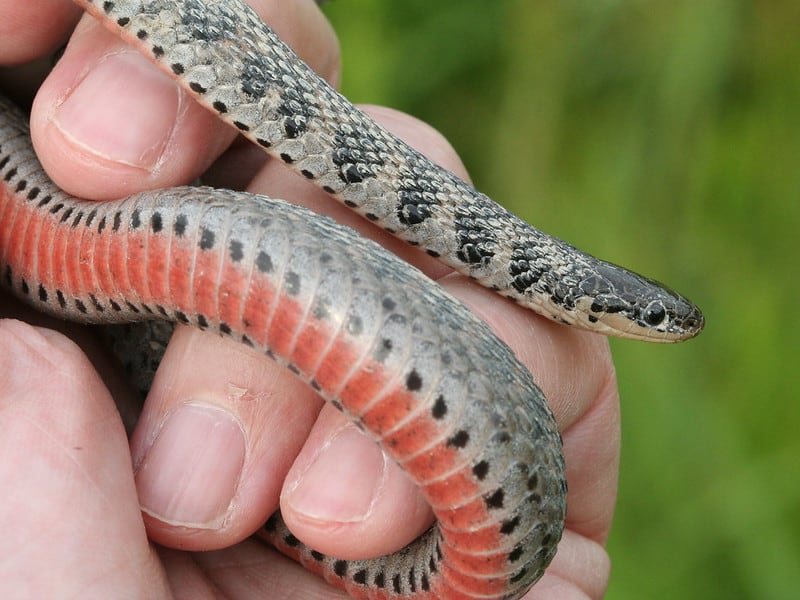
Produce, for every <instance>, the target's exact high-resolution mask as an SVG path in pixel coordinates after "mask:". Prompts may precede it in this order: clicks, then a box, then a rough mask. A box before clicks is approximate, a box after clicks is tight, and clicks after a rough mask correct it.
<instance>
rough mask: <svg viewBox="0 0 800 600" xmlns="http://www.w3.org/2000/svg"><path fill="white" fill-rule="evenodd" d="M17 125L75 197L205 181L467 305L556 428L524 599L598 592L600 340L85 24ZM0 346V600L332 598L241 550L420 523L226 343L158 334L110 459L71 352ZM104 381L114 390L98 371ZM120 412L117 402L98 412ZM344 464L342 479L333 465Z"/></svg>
mask: <svg viewBox="0 0 800 600" xmlns="http://www.w3.org/2000/svg"><path fill="white" fill-rule="evenodd" d="M46 4H47V3H44V2H42V3H39V4H38V5H37V7H36V11H33V9H31V8H30V7H29V6H27V5H20V4H17V3H11V2H8V1H5V0H4V1H2V2H0V13H2V12H3V11H5V12H6V13H7V14H6V15H5V16H6V17H7V18H6V19H5V20H0V22H2V23H9V22H19V21H14V20H13V19H11V18H9V15H10V14H11V13H14V14H15V15H17V16H19V15H21V14H23V13H31V12H32V11H33V12H37V11H41V10H47V9H46V8H43V7H44V6H45V5H46ZM53 5H54V9H55V10H59V11H61V10H63V11H64V12H63V14H58V15H56V14H55V13H48V14H51V16H53V18H52V19H49V20H48V21H49V22H50V25H51V26H52V27H53V30H49V29H48V30H43V29H41V28H39V27H38V26H35V25H34V26H32V27H29V28H27V29H26V28H25V27H19V28H17V29H16V30H15V31H14V32H12V33H14V34H15V35H16V36H18V39H16V40H15V39H13V37H12V36H10V35H6V33H5V32H2V33H3V35H2V36H0V39H2V40H4V41H6V42H8V43H7V45H6V47H2V46H0V60H2V59H5V60H6V62H11V61H12V60H13V61H21V60H28V59H30V58H33V57H35V56H38V55H39V54H42V53H43V52H49V51H50V50H51V49H52V48H53V47H55V46H56V45H58V41H57V40H59V39H60V35H61V32H66V31H68V30H69V29H70V27H71V24H72V22H73V19H74V15H75V14H76V13H75V12H73V11H72V9H71V8H70V5H69V4H68V3H65V2H63V1H62V0H59V1H57V2H54V3H53ZM65 6H66V7H67V8H65ZM261 9H262V11H261V14H262V15H263V16H265V18H266V19H267V20H268V21H269V22H270V23H271V24H273V26H274V27H275V28H276V29H277V30H278V32H279V34H281V35H282V37H284V39H286V40H287V41H289V42H290V43H292V44H293V45H294V47H295V48H296V49H298V50H299V52H300V54H301V55H302V56H304V57H305V58H306V60H308V61H309V62H310V63H311V64H312V65H313V66H314V67H315V68H316V69H317V70H318V71H320V72H322V73H323V74H326V75H327V76H328V78H329V79H333V80H335V78H336V75H337V73H338V51H337V46H336V42H335V38H334V36H333V34H332V32H331V31H330V29H329V28H328V26H327V24H326V22H325V21H324V19H323V18H322V17H321V16H320V14H319V13H318V12H317V11H316V8H315V7H314V6H313V3H312V2H296V3H280V2H277V1H274V2H263V6H262V7H261ZM32 23H34V24H36V23H37V21H36V20H34V21H32ZM59 24H60V26H61V27H60V29H59V27H58V25H59ZM54 40H55V41H54ZM25 49H27V52H23V50H25ZM15 77H16V75H13V74H12V75H9V76H7V78H6V80H9V78H11V80H13V79H14V78H15ZM79 81H80V82H82V83H81V85H77V82H79ZM371 110H372V111H373V114H374V115H375V116H376V118H377V119H379V120H380V121H382V122H383V124H384V125H385V126H387V127H388V128H390V129H393V130H394V131H395V132H396V133H398V134H399V135H401V136H402V137H404V138H405V139H407V140H408V141H409V142H410V143H411V144H412V145H414V146H416V147H417V148H419V149H420V150H421V151H422V152H424V153H426V154H427V155H428V156H431V157H432V158H434V160H437V161H438V162H440V163H441V164H443V165H444V166H446V167H447V168H449V169H451V170H453V171H455V172H456V173H459V174H461V175H462V176H465V173H464V170H463V166H462V165H461V163H460V162H459V160H458V158H457V157H456V156H455V154H454V153H453V151H452V149H451V148H450V147H449V145H448V144H447V143H446V142H445V141H444V140H443V139H442V138H441V137H440V136H439V135H438V134H436V133H435V132H433V131H432V130H430V129H429V128H427V127H426V126H424V125H423V124H421V123H419V122H417V121H414V120H412V119H410V118H408V117H406V116H403V115H399V114H398V113H394V112H391V111H387V110H385V109H371ZM32 128H33V135H34V139H35V141H36V145H37V150H38V152H39V154H40V157H41V159H42V161H43V163H44V164H45V165H46V167H47V169H48V172H49V173H50V174H51V176H52V177H53V178H54V179H55V180H56V181H57V183H59V185H61V186H62V187H64V188H65V189H67V190H68V191H70V192H71V193H73V194H75V195H77V196H81V197H87V198H95V199H106V198H114V197H120V196H124V195H127V194H130V193H132V192H134V191H138V190H140V189H144V188H157V187H164V186H169V185H176V184H179V183H184V182H186V181H188V180H191V179H193V178H195V177H196V176H198V175H200V174H205V175H204V177H205V179H206V181H209V182H212V183H214V184H219V185H224V186H226V187H232V188H242V187H247V188H248V189H249V190H250V191H256V192H260V193H266V194H268V195H271V196H273V197H282V198H288V199H290V200H293V201H297V202H301V203H303V204H306V205H308V206H310V207H312V208H314V209H315V210H318V211H319V212H325V213H327V214H332V215H333V216H334V217H335V218H337V220H340V221H344V222H346V223H347V224H349V225H351V226H353V227H355V228H357V229H359V230H360V231H361V232H362V233H364V234H365V235H369V236H370V237H373V238H375V239H377V240H378V241H380V242H381V243H383V244H384V245H386V246H387V247H389V248H390V249H391V250H393V251H395V252H397V253H398V254H400V255H401V256H402V257H403V258H405V259H406V260H408V261H409V262H412V263H413V264H415V265H417V266H418V267H420V268H421V269H423V271H425V272H426V273H427V274H428V275H430V276H431V277H432V278H434V279H436V280H438V281H439V282H440V283H441V284H442V285H443V286H445V287H446V288H447V289H448V290H449V291H451V293H453V294H454V295H456V296H457V297H459V298H461V299H462V300H463V301H464V302H466V303H467V304H468V305H469V306H470V307H471V308H472V309H473V310H474V311H475V312H476V313H477V314H478V315H479V316H481V317H482V318H484V319H485V320H487V322H489V324H490V325H491V326H492V328H493V329H494V330H495V331H496V332H497V334H498V335H499V336H500V337H501V338H503V339H504V340H505V341H506V342H507V343H509V345H511V347H512V348H513V349H514V350H515V352H516V353H517V355H518V356H519V357H520V359H521V360H522V361H523V363H524V364H526V366H527V367H528V368H529V369H531V371H532V372H533V373H534V377H535V379H536V380H537V381H538V382H539V383H540V385H541V387H542V388H543V390H544V392H545V394H546V396H547V397H548V399H549V401H550V404H551V407H552V409H553V411H554V412H555V414H556V417H557V420H558V423H559V427H560V429H561V430H562V431H563V433H564V442H565V455H566V460H567V465H568V473H567V476H568V480H569V486H570V495H569V511H568V522H567V528H568V529H567V532H566V533H565V537H564V540H563V541H562V543H561V546H560V548H559V552H558V555H557V556H556V559H555V561H554V562H553V564H552V565H551V567H550V569H549V570H548V573H547V575H546V576H545V578H543V580H542V581H541V582H540V583H539V584H538V585H537V586H536V587H535V588H534V590H533V591H531V592H530V594H529V596H527V597H529V598H545V597H558V598H564V597H598V596H600V595H601V594H602V590H603V589H604V586H605V584H606V581H607V577H608V561H607V557H606V554H605V551H604V550H603V548H602V543H603V542H604V541H605V537H606V535H607V533H608V528H609V526H610V521H611V516H612V512H613V505H614V500H615V490H616V477H617V456H618V442H619V432H618V403H617V395H616V385H615V382H614V376H613V367H612V365H611V362H610V358H609V354H608V348H607V344H606V342H605V340H604V339H603V338H600V337H598V336H595V335H592V334H586V333H581V332H577V331H574V330H570V329H567V328H564V327H560V326H557V325H554V324H552V323H550V322H548V321H545V320H543V319H541V318H539V317H537V316H535V315H533V314H532V313H530V312H528V311H525V310H523V309H520V308H518V307H516V306H514V305H511V304H510V303H508V302H505V301H502V300H499V299H498V298H497V297H496V296H495V295H493V294H491V293H490V292H488V291H487V290H484V289H483V288H480V287H478V286H476V285H474V284H473V283H471V282H469V281H468V280H467V279H465V278H463V277H461V276H458V275H454V274H452V273H450V272H449V270H448V269H447V268H445V267H443V266H441V265H439V264H438V263H436V262H435V261H433V259H431V258H430V257H427V256H425V255H422V254H421V253H420V252H418V251H416V250H414V249H412V248H409V247H406V246H404V245H402V244H401V243H399V242H397V241H395V240H393V239H389V238H387V237H386V236H385V235H384V234H383V232H381V231H379V230H377V229H376V228H375V227H373V226H371V225H370V224H368V223H364V222H362V221H360V220H358V218H357V217H355V216H354V215H352V213H349V212H345V211H344V209H342V208H341V207H339V205H336V204H334V203H332V201H331V200H330V199H329V198H328V197H327V196H326V195H325V194H322V193H320V192H319V191H318V190H317V189H316V188H313V187H311V186H310V184H308V182H306V181H304V180H302V179H301V178H298V177H296V176H294V175H292V174H290V173H288V172H286V170H285V169H284V168H283V167H282V166H281V165H278V164H277V163H275V162H274V161H265V160H264V159H263V157H262V155H261V154H260V151H259V150H258V149H256V148H251V147H250V146H249V145H244V144H240V143H238V142H236V141H234V134H233V133H232V132H231V131H230V130H229V129H228V128H227V127H225V126H222V125H221V124H219V123H217V122H216V121H215V119H214V118H213V116H212V115H210V113H206V112H205V111H204V110H202V109H200V108H198V107H197V106H195V105H194V104H193V103H192V102H191V101H190V100H189V99H188V98H186V97H184V96H183V95H182V94H181V93H180V92H178V91H177V90H176V88H175V87H174V86H173V85H172V84H171V83H169V82H168V81H167V80H166V79H163V78H162V77H161V76H160V75H157V74H156V73H155V68H154V67H153V66H152V65H150V64H149V63H148V62H147V61H145V60H144V59H141V58H140V57H139V55H138V54H137V53H136V52H135V51H133V50H131V49H127V48H126V47H125V46H124V45H122V44H121V43H120V42H119V41H118V40H117V39H116V38H114V37H113V36H110V35H109V34H107V33H106V32H105V31H103V30H102V29H100V28H99V27H98V26H97V25H96V24H95V23H94V22H93V21H91V20H85V21H84V22H82V24H81V25H79V27H78V29H77V30H76V32H75V35H73V38H72V42H71V44H70V47H68V48H67V50H66V51H65V53H64V56H63V57H62V59H61V61H60V62H59V63H58V65H57V67H56V68H55V69H54V71H53V73H51V75H50V77H49V78H48V79H47V81H46V82H45V83H44V84H43V85H42V87H41V90H40V92H39V95H38V97H37V101H36V104H35V105H34V109H33V114H32ZM109 132H111V133H110V134H109ZM6 310H9V309H6ZM0 338H2V341H0V348H3V349H11V348H14V349H15V351H14V352H13V354H12V353H10V352H7V351H0V380H2V381H5V382H6V383H5V385H4V386H3V389H2V390H0V420H2V423H0V431H3V434H1V435H0V456H2V457H3V458H2V459H0V463H1V464H2V465H3V466H2V468H0V489H13V490H14V495H13V496H11V497H10V498H9V499H8V501H5V500H4V501H3V502H2V503H0V526H2V527H3V528H4V532H5V534H6V535H5V536H4V538H3V541H2V542H0V547H2V549H3V550H5V552H3V554H2V555H3V556H6V557H9V560H6V561H5V562H4V565H3V567H2V568H1V569H0V592H2V593H0V595H4V594H5V593H6V592H8V595H10V596H12V597H13V596H14V595H17V594H19V590H23V589H28V590H34V591H42V592H44V591H47V590H53V589H57V590H59V594H62V593H64V595H66V592H67V591H72V592H74V593H81V595H86V594H85V592H86V590H90V591H92V592H95V591H97V592H98V593H97V595H101V594H100V593H99V592H100V591H105V592H106V593H112V592H114V591H116V590H120V589H125V590H138V591H140V592H141V594H140V595H142V596H146V597H160V596H164V597H166V596H167V595H168V591H167V590H168V589H171V591H172V593H173V594H175V595H178V596H180V595H181V594H185V595H187V596H192V597H196V596H197V595H199V594H198V593H197V592H198V591H200V590H206V591H210V590H214V589H221V590H223V591H224V592H225V593H226V595H230V596H233V597H250V596H253V597H259V594H260V595H261V596H264V595H265V594H266V595H277V596H279V597H280V596H282V595H283V596H285V595H288V594H289V590H297V589H303V593H304V594H305V595H307V596H308V597H312V596H314V595H316V596H317V597H332V596H333V595H334V592H332V591H331V590H330V589H329V588H327V587H326V586H325V584H324V583H322V582H321V581H319V580H317V579H316V578H315V577H313V576H311V575H308V574H307V573H305V572H304V571H303V570H302V569H300V568H299V567H297V566H296V565H294V564H293V563H287V561H286V560H285V559H283V558H279V557H277V555H275V553H274V551H272V550H271V549H269V548H267V547H266V546H264V545H262V544H261V543H259V542H257V541H254V540H253V539H248V536H249V535H250V534H251V533H252V532H253V531H255V530H257V529H258V527H259V526H260V525H261V524H262V523H263V522H264V521H265V520H266V518H267V517H268V516H269V514H270V513H271V512H272V511H273V510H274V509H275V508H276V507H277V506H278V503H279V501H280V503H281V508H282V512H283V515H284V517H285V518H286V519H287V522H288V523H289V524H290V526H291V527H292V529H293V531H294V533H295V535H297V537H298V538H300V539H303V540H304V541H306V542H308V543H309V544H310V545H312V546H314V547H316V548H318V549H320V550H321V551H323V552H325V553H327V554H331V555H336V556H342V557H346V558H365V557H368V556H375V555H378V554H383V553H386V552H390V551H393V550H396V549H398V548H399V547H401V546H403V545H405V544H406V543H408V542H409V541H411V540H412V539H413V538H415V537H416V536H417V535H418V534H419V533H421V532H422V531H423V530H425V529H426V528H427V527H428V526H429V524H430V518H431V517H430V512H429V511H428V510H427V508H426V506H425V504H424V501H423V500H422V499H421V497H420V496H419V493H418V492H417V491H416V489H415V488H414V487H413V486H412V485H411V484H410V483H409V482H408V481H407V480H406V479H405V477H404V476H403V475H402V473H401V472H400V471H399V470H398V468H397V467H396V466H394V464H393V463H391V462H388V461H385V460H384V459H383V456H382V454H380V452H379V451H378V449H377V447H376V446H375V445H374V444H373V443H372V442H370V441H369V440H367V439H366V438H364V437H363V436H361V434H360V433H358V432H357V431H356V430H355V428H354V427H352V426H350V425H347V424H346V422H345V421H344V420H343V418H342V417H341V416H340V415H339V413H337V412H336V411H334V410H331V409H330V408H329V407H324V408H321V406H322V404H321V401H320V400H319V399H318V398H316V397H315V395H314V394H313V393H312V392H310V391H309V390H308V389H306V388H305V387H304V386H303V385H302V384H301V383H300V382H299V381H298V380H297V379H296V378H294V376H292V375H291V374H288V373H287V372H284V371H283V370H281V369H279V368H277V367H275V365H274V364H273V363H272V361H269V360H267V359H265V358H264V357H262V356H260V355H257V354H255V353H254V352H252V351H250V350H248V349H246V348H243V347H240V346H238V345H236V344H234V343H232V342H230V341H228V340H222V339H219V338H216V337H213V336H210V335H208V334H203V333H200V332H196V331H194V330H190V329H186V328H179V329H178V331H177V332H176V335H175V336H174V338H173V340H172V342H171V343H170V347H169V349H168V352H167V355H166V356H165V359H164V361H163V363H162V365H161V367H160V369H159V373H158V376H157V378H156V380H155V382H154V385H153V388H152V390H151V392H150V394H149V396H148V399H147V402H146V404H145V406H144V408H143V411H142V415H141V418H140V420H139V422H138V424H137V426H136V430H135V432H134V434H133V437H132V439H131V445H130V449H128V448H127V446H126V444H125V437H124V429H123V428H122V426H121V424H120V421H119V419H118V417H117V416H116V413H115V412H114V407H113V403H112V402H111V400H110V397H109V394H108V392H107V391H106V389H105V386H104V384H103V383H102V382H101V381H100V380H99V379H98V377H97V375H96V374H95V373H94V371H93V369H92V367H91V366H90V364H89V363H88V362H87V361H86V360H85V358H83V356H82V355H81V353H80V352H78V350H77V348H76V347H74V346H73V345H71V344H70V343H68V342H66V341H65V340H64V339H63V338H61V337H57V336H54V335H53V334H51V333H47V332H42V331H41V330H34V329H30V328H28V327H26V326H24V325H21V324H18V323H14V322H6V323H4V324H3V325H2V327H0ZM87 344H88V346H89V347H90V348H91V343H90V342H87ZM95 354H96V352H95ZM106 381H107V382H108V383H109V384H110V385H112V386H114V387H115V388H116V387H118V386H116V385H115V384H114V379H113V378H111V376H110V375H107V376H106ZM120 396H124V392H116V393H115V397H116V399H117V400H118V402H119V401H120ZM54 397H55V398H57V400H55V401H54V400H53V398H54ZM126 409H127V406H123V410H126ZM131 460H132V461H133V466H134V471H133V473H132V472H131V469H130V467H129V465H130V464H131ZM354 464H358V465H359V468H357V469H354V468H350V467H349V465H354ZM209 481H211V482H214V483H213V485H209V484H208V483H207V482H209ZM137 494H138V499H137ZM139 506H141V507H142V509H143V512H141V513H140V512H139ZM387 523H392V524H396V523H403V524H405V526H404V527H403V528H397V527H393V528H387V527H386V524H387ZM43 534H44V535H43ZM148 538H149V539H150V540H152V541H154V542H157V543H158V544H161V545H162V546H161V547H159V546H152V545H150V544H149V543H148V541H147V540H148ZM163 546H169V547H172V548H177V549H180V551H177V550H165V549H164V548H163ZM21 549H22V550H23V551H20V550H21ZM99 549H102V550H101V551H100V552H98V550H99ZM214 549H218V550H217V551H215V552H196V551H199V550H214ZM4 586H7V587H4ZM31 595H33V596H35V595H37V594H31ZM134 595H135V594H134Z"/></svg>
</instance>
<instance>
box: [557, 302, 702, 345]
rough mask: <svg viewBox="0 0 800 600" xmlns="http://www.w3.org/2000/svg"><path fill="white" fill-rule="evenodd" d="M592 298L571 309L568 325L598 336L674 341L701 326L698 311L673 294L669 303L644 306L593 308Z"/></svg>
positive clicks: (688, 334) (692, 332) (697, 332)
mask: <svg viewBox="0 0 800 600" xmlns="http://www.w3.org/2000/svg"><path fill="white" fill-rule="evenodd" d="M591 304H592V299H591V298H588V297H587V298H583V299H581V300H580V301H578V302H577V303H576V310H575V311H573V312H572V316H573V320H572V321H570V324H571V325H574V326H578V327H582V328H584V329H588V330H590V331H593V332H596V333H600V334H602V335H610V336H613V337H619V338H623V339H631V340H637V341H644V342H660V343H676V342H683V341H686V340H689V339H691V338H693V337H695V336H697V335H698V334H699V333H700V332H701V331H702V330H703V327H704V326H705V319H704V317H703V314H702V312H700V310H699V309H698V308H697V307H696V306H695V305H694V304H692V303H691V302H689V301H688V300H686V299H685V298H683V297H681V296H678V295H677V294H675V295H674V296H671V297H670V302H669V303H665V302H664V301H663V300H662V299H656V300H652V301H650V302H649V303H647V305H646V306H645V307H644V308H640V307H639V306H637V305H632V306H630V307H628V308H626V309H615V310H607V311H593V310H592V308H591Z"/></svg>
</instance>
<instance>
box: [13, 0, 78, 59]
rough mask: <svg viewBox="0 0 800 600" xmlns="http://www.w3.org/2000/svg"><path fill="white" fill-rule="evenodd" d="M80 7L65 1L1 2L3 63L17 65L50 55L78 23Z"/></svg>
mask: <svg viewBox="0 0 800 600" xmlns="http://www.w3.org/2000/svg"><path fill="white" fill-rule="evenodd" d="M79 14H80V10H79V9H78V7H77V6H75V5H74V4H72V3H70V2H64V1H63V0H39V1H38V2H0V64H2V65H16V64H21V63H26V62H29V61H32V60H34V59H36V58H39V57H42V56H45V55H50V54H52V53H53V52H55V50H56V49H57V48H58V47H59V46H60V45H61V44H62V43H63V42H64V40H66V39H67V36H68V35H69V32H70V31H71V30H72V28H73V27H74V26H75V23H76V22H77V20H78V16H79Z"/></svg>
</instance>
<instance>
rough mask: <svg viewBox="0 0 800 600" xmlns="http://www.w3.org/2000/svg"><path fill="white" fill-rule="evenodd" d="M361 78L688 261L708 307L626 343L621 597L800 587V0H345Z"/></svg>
mask: <svg viewBox="0 0 800 600" xmlns="http://www.w3.org/2000/svg"><path fill="white" fill-rule="evenodd" d="M326 12H327V13H328V14H329V16H330V17H331V19H332V20H333V21H334V23H335V25H336V28H337V31H338V32H339V35H340V38H341V41H342V46H343V56H344V90H345V92H346V93H347V94H348V95H349V96H350V97H351V98H352V99H354V100H356V101H358V102H375V103H380V104H387V105H390V106H394V107H396V108H400V109H403V110H406V111H407V112H410V113H412V114H414V115H416V116H418V117H420V118H423V119H425V120H427V121H428V122H430V123H432V124H433V125H435V126H436V127H437V128H439V129H440V130H441V131H443V132H444V133H445V134H446V135H447V136H448V137H449V138H450V140H451V141H452V142H453V144H454V145H455V147H456V148H457V149H458V150H459V152H460V153H461V155H462V157H463V158H464V161H465V163H466V164H467V166H468V168H469V169H470V171H471V173H472V175H473V178H474V180H475V181H476V183H477V185H478V187H479V188H480V189H482V190H483V191H486V192H487V193H489V194H490V195H491V196H492V197H494V198H496V199H499V200H501V201H502V202H503V203H504V204H505V205H506V206H508V207H509V208H511V209H512V210H514V211H515V212H517V213H519V214H520V215H522V216H524V217H525V218H526V219H528V220H530V221H531V222H533V223H535V224H536V225H537V226H539V227H541V228H543V229H544V230H546V231H548V232H551V233H554V234H557V235H559V236H561V237H563V238H565V239H567V240H569V241H571V242H573V243H575V244H576V245H578V246H580V247H582V248H584V249H586V250H589V251H592V252H593V253H596V254H599V255H601V256H603V257H604V258H607V259H609V260H613V261H615V262H619V263H622V264H625V265H626V266H629V267H631V268H634V269H635V270H638V271H641V272H644V273H646V274H648V275H655V276H656V277H657V278H659V279H662V280H664V281H668V282H670V284H671V285H674V286H675V287H676V288H678V289H680V290H681V291H682V292H685V293H686V294H688V295H689V296H690V297H691V298H692V299H694V300H695V301H697V302H698V304H699V305H700V306H701V307H703V309H704V311H705V313H706V317H707V321H708V325H707V330H706V331H705V332H704V333H703V335H702V336H701V337H700V338H698V339H697V340H695V341H693V342H691V343H689V344H686V345H682V346H679V347H656V346H646V345H642V344H635V343H630V342H615V343H614V352H615V357H616V361H617V368H618V374H619V379H620V387H621V392H622V398H623V400H622V401H623V455H622V467H621V469H622V470H621V483H620V497H619V505H618V511H617V518H616V522H615V528H614V531H613V534H612V538H611V540H610V544H609V546H610V552H611V555H612V559H613V575H612V580H611V585H610V588H609V591H608V595H607V597H608V598H610V599H612V600H626V599H628V598H636V599H641V598H707V599H715V598H754V599H755V598H758V599H771V598H775V599H782V598H788V597H791V596H792V595H793V594H794V593H796V590H797V589H800V477H798V476H797V462H798V460H800V436H798V435H797V432H798V431H800V408H798V401H797V400H798V381H800V378H799V377H798V375H797V371H795V369H797V368H798V365H800V350H798V348H799V347H800V345H799V344H798V338H799V337H800V318H798V316H797V314H796V312H795V305H796V304H797V303H798V299H800V277H798V272H799V271H800V269H798V267H800V251H799V249H798V242H797V236H798V228H800V166H799V165H800V69H798V64H800V36H798V35H797V28H796V24H797V23H798V18H800V4H798V3H797V2H794V1H793V0H771V1H769V2H746V1H743V0H740V1H736V0H695V1H688V0H678V1H675V0H673V1H671V2H667V1H665V0H629V1H622V0H561V1H560V2H553V1H548V0H545V1H543V2H529V1H527V0H497V1H495V2H492V3H487V2H484V1H479V0H439V1H438V2H429V1H427V0H405V1H404V2H385V1H382V0H337V1H335V2H332V3H331V4H329V5H327V6H326Z"/></svg>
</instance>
